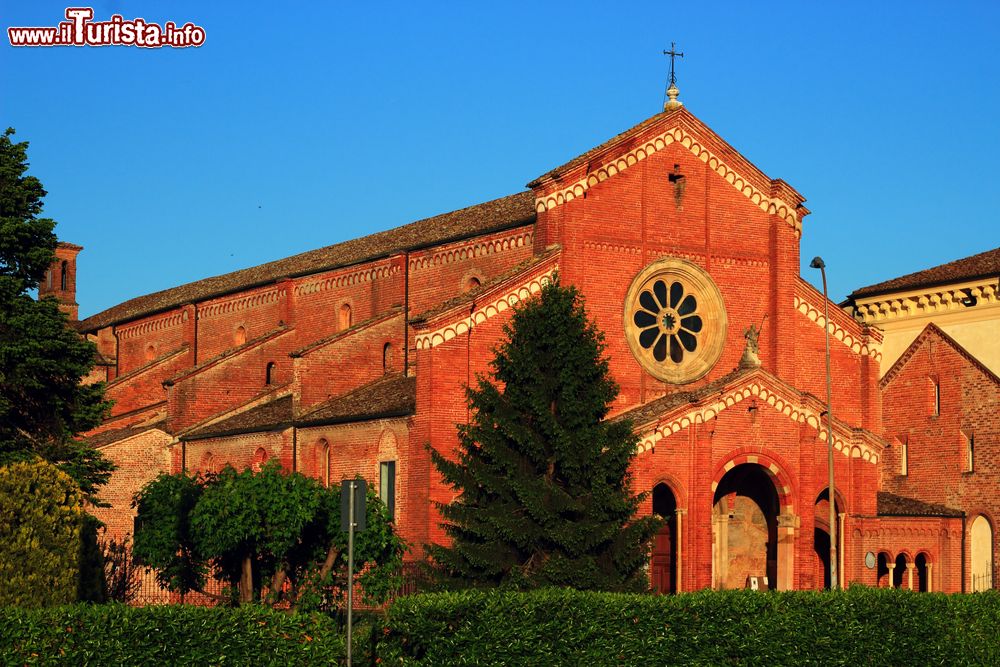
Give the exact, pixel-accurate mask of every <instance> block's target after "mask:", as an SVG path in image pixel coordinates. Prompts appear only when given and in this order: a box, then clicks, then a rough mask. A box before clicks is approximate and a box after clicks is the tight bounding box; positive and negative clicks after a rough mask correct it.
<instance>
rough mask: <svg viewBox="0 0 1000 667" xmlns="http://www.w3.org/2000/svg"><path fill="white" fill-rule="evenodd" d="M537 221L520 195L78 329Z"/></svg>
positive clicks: (143, 304)
mask: <svg viewBox="0 0 1000 667" xmlns="http://www.w3.org/2000/svg"><path fill="white" fill-rule="evenodd" d="M534 219H535V197H534V194H533V193H532V192H530V191H525V192H519V193H517V194H514V195H509V196H507V197H501V198H500V199H494V200H492V201H488V202H484V203H482V204H476V205H475V206H469V207H467V208H463V209H460V210H457V211H452V212H451V213H444V214H442V215H437V216H434V217H432V218H425V219H423V220H418V221H416V222H411V223H409V224H407V225H403V226H402V227H396V228H395V229H390V230H387V231H384V232H378V233H376V234H371V235H369V236H363V237H361V238H357V239H351V240H350V241H344V242H343V243H337V244H335V245H331V246H327V247H325V248H320V249H318V250H310V251H308V252H304V253H301V254H298V255H293V256H291V257H286V258H285V259H279V260H277V261H274V262H268V263H267V264H261V265H259V266H254V267H251V268H248V269H241V270H239V271H234V272H232V273H226V274H223V275H221V276H215V277H212V278H205V279H204V280H198V281H195V282H193V283H187V284H186V285H180V286H178V287H171V288H170V289H166V290H163V291H161V292H154V293H153V294H147V295H145V296H140V297H136V298H134V299H130V300H129V301H125V302H124V303H120V304H118V305H117V306H113V307H112V308H109V309H107V310H105V311H103V312H100V313H97V314H96V315H91V316H90V317H88V318H87V319H85V320H83V321H82V322H80V324H79V326H78V327H77V328H78V330H79V331H82V332H85V333H87V332H93V331H96V330H98V329H101V328H103V327H106V326H110V325H112V324H118V323H120V322H125V321H128V320H134V319H136V318H139V317H145V316H147V315H152V314H154V313H157V312H161V311H164V310H168V309H170V308H175V307H177V306H180V305H182V304H185V303H191V302H197V301H203V300H205V299H209V298H212V297H217V296H221V295H223V294H229V293H231V292H235V291H238V290H242V289H248V288H250V287H255V286H258V285H265V284H268V283H271V282H274V281H276V280H280V279H282V278H286V277H291V278H294V277H298V276H303V275H308V274H311V273H318V272H320V271H328V270H331V269H336V268H340V267H343V266H350V265H352V264H358V263H361V262H367V261H371V260H374V259H378V258H380V257H387V256H389V255H392V254H395V253H398V252H403V251H405V250H416V249H418V248H423V247H426V246H428V245H435V244H439V243H447V242H450V241H457V240H460V239H464V238H469V237H470V236H476V235H479V234H485V233H489V232H494V231H500V230H503V229H509V228H511V227H517V226H520V225H525V224H529V223H531V222H533V221H534Z"/></svg>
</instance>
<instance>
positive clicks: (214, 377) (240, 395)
mask: <svg viewBox="0 0 1000 667" xmlns="http://www.w3.org/2000/svg"><path fill="white" fill-rule="evenodd" d="M296 346H297V343H296V338H295V331H294V330H291V329H288V330H285V331H282V332H280V333H276V334H275V335H274V336H272V337H270V338H268V339H266V340H264V341H261V342H260V343H258V344H256V345H250V346H249V347H247V348H245V349H243V350H241V351H240V352H239V353H238V354H234V355H230V356H227V357H222V358H220V359H218V360H216V361H210V362H206V365H205V366H203V367H202V368H199V369H198V370H195V371H192V372H191V373H190V374H187V375H185V376H182V377H180V378H178V379H176V381H175V382H174V384H173V386H171V387H169V388H168V390H167V400H168V412H169V415H170V421H169V426H170V428H171V430H172V431H174V432H177V431H179V430H182V429H184V428H186V427H188V426H191V425H193V424H196V423H198V422H200V421H202V420H204V419H207V418H208V417H211V416H213V415H217V414H219V413H221V412H224V411H226V410H229V409H232V408H235V407H238V406H240V405H242V404H244V403H246V402H248V401H250V400H251V399H252V398H254V397H255V396H259V395H260V394H262V393H264V392H267V391H270V390H271V389H273V388H274V387H275V386H280V385H283V384H286V383H288V382H290V381H291V379H292V360H291V359H290V358H289V356H288V353H289V352H291V351H292V350H293V349H294V348H295V347H296ZM269 363H274V364H275V366H274V371H273V373H272V383H271V386H270V387H269V386H268V385H267V384H266V383H265V376H266V368H267V365H268V364H269Z"/></svg>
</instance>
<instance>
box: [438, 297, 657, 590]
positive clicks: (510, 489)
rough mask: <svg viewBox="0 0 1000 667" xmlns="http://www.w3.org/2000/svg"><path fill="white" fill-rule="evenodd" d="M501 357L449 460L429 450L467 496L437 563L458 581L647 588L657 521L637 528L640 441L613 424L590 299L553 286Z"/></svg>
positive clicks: (626, 427) (473, 396) (524, 315)
mask: <svg viewBox="0 0 1000 667" xmlns="http://www.w3.org/2000/svg"><path fill="white" fill-rule="evenodd" d="M504 333H505V340H503V341H502V342H501V343H500V344H499V346H498V347H497V348H496V350H495V357H494V359H493V361H492V363H491V367H492V378H488V377H482V376H480V377H479V378H478V382H477V385H478V386H477V388H475V389H472V388H470V389H468V390H467V399H468V403H469V407H470V408H471V409H472V419H471V421H470V422H469V423H468V424H460V425H459V426H458V433H459V441H460V443H459V448H458V452H457V459H456V460H452V459H451V458H448V457H446V456H444V455H442V454H441V453H439V452H437V451H434V450H431V456H432V459H433V462H434V465H435V466H436V467H437V469H438V470H439V471H440V472H441V474H442V475H443V477H444V479H445V481H447V482H448V483H450V484H451V485H453V486H454V487H455V488H456V489H458V490H459V491H460V494H459V496H458V498H457V499H456V501H455V502H453V503H451V504H448V505H443V504H442V505H439V509H440V511H441V514H442V516H443V517H444V519H445V523H444V528H445V530H446V531H447V533H448V535H449V536H450V537H451V545H450V546H441V545H438V546H432V547H431V548H430V553H431V556H432V558H433V561H434V562H435V564H436V565H437V566H438V568H439V569H440V570H441V571H442V572H443V574H444V575H445V578H446V579H450V580H451V581H452V582H453V583H458V584H463V583H464V584H465V585H474V586H475V585H478V586H484V585H485V586H490V585H500V586H512V587H517V588H534V587H541V586H570V587H574V588H580V589H593V590H609V591H618V590H644V589H646V588H647V586H648V584H647V580H646V576H645V570H644V566H645V564H646V563H647V559H648V553H649V543H650V540H651V538H652V536H653V535H654V534H655V532H656V530H657V529H658V527H659V525H660V524H659V520H658V519H655V518H644V519H638V520H636V519H634V516H635V513H636V510H637V509H638V506H639V503H640V501H641V500H642V496H635V495H632V492H631V488H630V487H631V475H630V473H629V464H630V462H631V460H632V458H633V456H634V455H635V451H636V436H635V435H634V433H633V431H632V425H631V424H630V423H628V422H627V421H616V422H610V421H606V420H605V417H607V415H608V411H609V409H610V407H611V405H612V402H613V401H614V399H615V397H616V396H617V395H618V387H617V385H616V384H615V383H614V381H613V380H612V379H611V377H610V375H609V372H608V361H607V359H605V358H604V356H603V353H604V342H603V334H602V333H601V332H600V331H598V329H597V328H596V326H595V325H594V324H593V323H592V322H591V321H589V320H588V318H587V313H586V311H585V309H584V306H583V302H582V298H581V296H580V295H579V293H578V292H577V291H576V290H575V289H574V288H572V287H561V286H559V285H558V284H556V283H553V284H549V285H547V286H545V287H543V288H542V290H541V292H540V294H539V295H537V296H536V297H534V298H532V299H530V300H529V301H527V302H525V303H524V304H522V305H521V306H520V307H518V308H517V309H516V310H515V311H514V314H513V316H512V317H511V320H510V322H509V323H508V324H507V325H506V326H505V329H504Z"/></svg>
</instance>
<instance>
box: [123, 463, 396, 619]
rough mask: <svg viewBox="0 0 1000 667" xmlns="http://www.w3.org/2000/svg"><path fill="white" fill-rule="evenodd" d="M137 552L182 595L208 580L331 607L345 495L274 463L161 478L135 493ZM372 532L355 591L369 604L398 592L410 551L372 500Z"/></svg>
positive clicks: (249, 595) (358, 558)
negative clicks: (406, 552)
mask: <svg viewBox="0 0 1000 667" xmlns="http://www.w3.org/2000/svg"><path fill="white" fill-rule="evenodd" d="M134 506H135V507H137V508H138V529H137V531H136V534H135V537H134V540H135V542H134V546H133V553H134V554H135V556H136V558H137V559H139V560H140V561H141V562H143V563H145V564H147V565H149V566H151V567H153V568H155V569H156V570H157V579H158V581H159V582H160V583H161V584H162V585H163V586H165V587H167V588H168V589H170V590H173V591H177V592H182V593H186V592H190V591H204V585H205V576H206V573H207V572H208V571H209V570H211V571H212V572H213V573H214V576H215V577H216V578H217V579H219V580H222V581H225V582H227V583H228V584H229V585H230V586H231V587H232V588H233V589H234V590H238V591H239V602H240V603H246V602H250V601H252V600H258V599H260V598H261V595H262V592H263V591H264V589H267V590H268V591H269V593H268V596H267V599H266V601H267V602H270V603H279V602H282V603H285V602H287V603H289V604H290V605H291V606H292V607H293V608H296V609H302V608H308V607H318V606H323V605H324V604H325V605H326V606H331V602H332V603H334V604H335V603H336V601H337V600H339V598H340V589H341V588H342V587H343V580H344V578H345V576H346V575H345V573H346V567H347V565H346V562H347V552H346V549H347V536H346V534H344V533H343V532H342V531H341V530H340V489H339V488H338V487H331V488H325V487H323V486H322V485H321V484H320V483H319V482H318V481H317V480H315V479H313V478H311V477H306V476H304V475H302V474H299V473H290V474H289V473H286V472H284V471H282V469H281V466H280V465H278V464H277V463H275V462H272V463H269V464H267V465H265V466H264V467H263V468H262V469H261V470H259V471H254V470H252V469H249V468H248V469H246V470H244V471H242V472H237V471H236V470H234V469H233V468H232V467H226V468H225V469H224V470H223V471H222V472H220V473H218V474H217V475H210V476H207V477H191V476H188V475H185V474H177V475H160V476H159V477H158V478H156V479H155V480H153V481H152V482H150V483H149V484H147V485H146V486H145V487H144V488H143V489H142V490H141V491H140V492H139V493H138V494H137V495H136V498H135V501H134ZM367 522H368V529H367V530H365V531H363V532H361V533H358V535H357V538H356V540H355V563H356V566H357V569H358V572H360V573H361V577H360V578H359V583H360V584H361V585H362V587H363V588H364V590H365V592H366V595H367V596H368V597H369V599H372V600H382V599H385V598H386V597H387V596H388V594H389V593H391V592H392V591H394V590H396V589H397V588H398V585H399V570H400V567H401V565H402V555H403V551H404V550H405V545H404V543H403V541H402V540H401V539H400V538H399V536H398V535H396V534H395V532H394V531H393V530H392V525H391V523H390V521H389V517H388V513H387V511H386V509H385V507H384V506H383V505H382V503H381V502H380V501H379V500H378V498H377V497H376V496H375V495H374V494H370V495H369V496H368V513H367Z"/></svg>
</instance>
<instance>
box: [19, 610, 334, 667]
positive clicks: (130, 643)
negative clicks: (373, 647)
mask: <svg viewBox="0 0 1000 667" xmlns="http://www.w3.org/2000/svg"><path fill="white" fill-rule="evenodd" d="M344 656H345V650H344V637H343V633H342V632H340V631H339V630H338V629H337V626H336V624H335V623H334V621H333V620H332V619H330V618H329V617H327V616H322V615H305V614H298V615H293V614H286V613H282V612H277V611H272V610H270V609H266V608H262V607H256V606H245V607H239V608H235V609H227V608H218V607H217V608H207V607H192V606H186V605H165V606H156V607H140V608H136V607H127V606H125V605H120V604H108V605H82V604H81V605H74V606H68V607H56V608H49V609H18V608H13V607H0V664H3V665H81V666H82V665H282V667H290V666H292V665H323V664H338V662H342V661H343V659H344Z"/></svg>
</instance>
